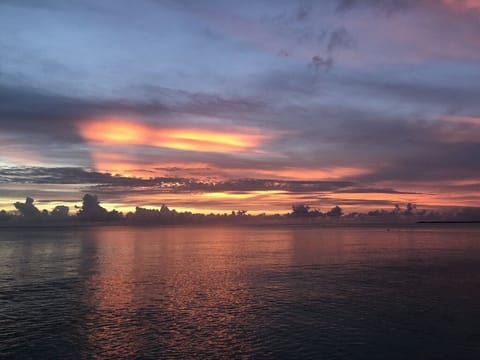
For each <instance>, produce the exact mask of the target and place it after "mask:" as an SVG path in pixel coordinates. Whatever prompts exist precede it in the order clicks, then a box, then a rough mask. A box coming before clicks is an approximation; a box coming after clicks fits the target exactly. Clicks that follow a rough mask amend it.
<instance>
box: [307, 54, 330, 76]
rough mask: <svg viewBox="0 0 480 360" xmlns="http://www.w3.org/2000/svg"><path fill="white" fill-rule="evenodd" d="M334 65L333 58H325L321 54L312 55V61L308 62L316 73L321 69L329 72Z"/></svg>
mask: <svg viewBox="0 0 480 360" xmlns="http://www.w3.org/2000/svg"><path fill="white" fill-rule="evenodd" d="M332 66H333V59H332V58H331V57H328V58H324V57H322V56H319V55H315V56H313V57H312V61H311V62H310V64H308V67H309V68H311V69H313V70H314V71H315V72H316V73H318V72H320V71H325V72H328V71H330V69H331V68H332Z"/></svg>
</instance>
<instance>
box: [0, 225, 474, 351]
mask: <svg viewBox="0 0 480 360" xmlns="http://www.w3.org/2000/svg"><path fill="white" fill-rule="evenodd" d="M0 358H21V359H27V358H36V359H50V358H58V359H77V358H78V359H91V358H108V359H116V358H128V359H135V358H151V359H163V358H211V359H213V358H229V359H231V358H254V359H263V358H272V359H281V358H284V359H293V358H297V359H298V358H316V359H390V360H391V359H480V229H479V228H478V227H477V228H475V227H470V228H460V227H458V228H443V227H442V228H415V229H410V228H397V229H391V230H390V231H386V229H385V228H342V229H340V228H329V229H323V228H322V229H318V228H317V229H313V228H288V227H284V228H155V229H153V228H150V229H138V228H92V229H77V230H63V229H55V230H5V229H4V230H1V231H0Z"/></svg>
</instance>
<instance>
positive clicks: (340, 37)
mask: <svg viewBox="0 0 480 360" xmlns="http://www.w3.org/2000/svg"><path fill="white" fill-rule="evenodd" d="M354 42H355V41H354V39H353V37H352V35H350V33H349V32H348V31H347V29H345V27H339V28H337V29H334V30H333V31H332V32H331V33H330V36H329V39H328V44H327V50H328V51H329V52H332V51H334V50H335V49H336V48H341V47H347V48H348V47H351V46H352V45H353V44H354Z"/></svg>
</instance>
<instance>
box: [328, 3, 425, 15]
mask: <svg viewBox="0 0 480 360" xmlns="http://www.w3.org/2000/svg"><path fill="white" fill-rule="evenodd" d="M417 3H418V0H338V1H337V11H339V12H342V11H349V10H353V9H355V8H361V7H369V8H373V9H378V10H380V11H382V12H385V13H386V14H388V15H391V14H394V13H396V12H398V11H401V10H405V9H408V8H409V7H411V6H413V5H415V4H417Z"/></svg>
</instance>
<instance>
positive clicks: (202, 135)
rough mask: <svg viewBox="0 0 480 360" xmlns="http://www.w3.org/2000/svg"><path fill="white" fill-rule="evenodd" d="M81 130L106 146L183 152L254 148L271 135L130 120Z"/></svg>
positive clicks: (106, 121) (103, 121) (104, 121)
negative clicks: (170, 125) (161, 126)
mask: <svg viewBox="0 0 480 360" xmlns="http://www.w3.org/2000/svg"><path fill="white" fill-rule="evenodd" d="M79 131H80V134H81V136H82V137H83V138H85V139H86V140H87V141H90V142H94V143H99V144H104V145H116V144H118V145H143V146H153V147H160V148H168V149H174V150H184V151H199V152H230V153H232V152H234V153H241V152H247V151H254V150H255V149H256V148H258V147H259V146H260V145H261V143H262V142H263V141H265V140H267V139H269V138H270V136H268V135H264V134H260V131H259V130H258V129H252V128H236V129H232V130H231V132H227V131H217V130H206V129H197V128H160V127H157V126H153V125H145V124H139V123H136V122H134V121H131V120H123V119H101V120H97V121H90V122H84V123H82V124H80V125H79Z"/></svg>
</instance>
